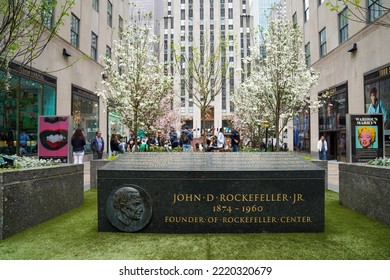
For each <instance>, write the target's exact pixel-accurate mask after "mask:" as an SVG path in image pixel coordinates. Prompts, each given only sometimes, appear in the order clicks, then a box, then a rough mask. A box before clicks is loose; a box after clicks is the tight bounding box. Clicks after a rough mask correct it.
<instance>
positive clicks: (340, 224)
mask: <svg viewBox="0 0 390 280" xmlns="http://www.w3.org/2000/svg"><path fill="white" fill-rule="evenodd" d="M0 259H2V260H24V259H28V260H42V259H43V260H52V259H54V260H61V259H71V260H122V259H134V260H161V259H164V260H172V259H174V260H188V259H198V260H209V259H211V260H215V259H229V260H235V259H240V260H248V259H256V260H257V259H262V260H318V259H320V260H332V259H343V260H371V259H374V260H390V227H388V226H385V225H383V224H381V223H379V222H376V221H374V220H372V219H370V218H367V217H365V216H363V215H361V214H359V213H357V212H355V211H352V210H350V209H347V208H345V207H343V206H341V205H339V202H338V193H334V192H331V191H327V192H326V201H325V232H324V233H267V234H266V233H258V234H257V233H256V234H252V233H251V234H151V233H108V232H97V192H96V190H90V191H88V192H86V193H85V201H84V205H83V206H82V207H80V208H78V209H75V210H73V211H71V212H69V213H66V214H63V215H61V216H59V217H56V218H54V219H51V220H50V221H47V222H45V223H42V224H40V225H37V226H35V227H33V228H30V229H28V230H25V231H23V232H21V233H18V234H16V235H13V236H11V237H9V238H7V239H5V240H2V241H0Z"/></svg>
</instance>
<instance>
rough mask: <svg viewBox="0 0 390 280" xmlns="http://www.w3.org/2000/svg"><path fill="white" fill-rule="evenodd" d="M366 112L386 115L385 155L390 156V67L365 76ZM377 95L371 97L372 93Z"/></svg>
mask: <svg viewBox="0 0 390 280" xmlns="http://www.w3.org/2000/svg"><path fill="white" fill-rule="evenodd" d="M364 81H365V83H364V100H365V108H364V109H365V110H364V112H366V113H370V114H374V113H382V114H383V115H384V117H383V118H384V123H385V124H384V129H385V131H384V137H385V155H387V156H388V155H389V154H390V65H387V66H384V67H383V68H381V69H379V70H376V71H374V72H372V73H369V74H366V75H365V76H364ZM374 91H375V95H376V98H375V95H374V94H373V96H372V97H371V93H373V92H374Z"/></svg>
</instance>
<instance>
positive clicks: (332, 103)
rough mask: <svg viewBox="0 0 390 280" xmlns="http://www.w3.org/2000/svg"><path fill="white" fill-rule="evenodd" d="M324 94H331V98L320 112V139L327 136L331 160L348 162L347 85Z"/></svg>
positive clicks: (325, 101) (321, 95)
mask: <svg viewBox="0 0 390 280" xmlns="http://www.w3.org/2000/svg"><path fill="white" fill-rule="evenodd" d="M324 93H328V94H329V93H330V96H329V97H328V98H327V99H326V100H324V104H323V106H322V107H321V108H319V110H318V127H319V135H318V139H319V138H320V136H322V135H324V136H325V139H326V141H327V142H328V159H329V160H332V159H337V160H338V161H346V114H348V104H347V85H346V84H343V85H341V86H338V87H335V88H332V89H330V90H328V91H326V92H324ZM324 93H320V94H319V99H322V97H323V94H324Z"/></svg>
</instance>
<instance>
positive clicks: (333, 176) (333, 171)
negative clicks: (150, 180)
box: [84, 160, 339, 192]
mask: <svg viewBox="0 0 390 280" xmlns="http://www.w3.org/2000/svg"><path fill="white" fill-rule="evenodd" d="M90 187H91V183H90V163H89V161H87V162H84V191H87V190H89V189H90ZM328 189H329V190H331V191H334V192H339V163H338V162H337V161H335V160H330V161H328Z"/></svg>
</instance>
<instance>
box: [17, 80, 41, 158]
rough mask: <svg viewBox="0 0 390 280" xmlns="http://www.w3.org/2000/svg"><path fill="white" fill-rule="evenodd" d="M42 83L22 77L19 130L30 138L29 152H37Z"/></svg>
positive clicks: (27, 149)
mask: <svg viewBox="0 0 390 280" xmlns="http://www.w3.org/2000/svg"><path fill="white" fill-rule="evenodd" d="M41 96H42V85H41V84H39V83H36V82H34V81H31V80H28V79H25V78H21V79H20V100H19V131H20V132H21V131H25V132H26V133H27V135H28V136H29V138H30V141H28V142H27V148H26V151H27V153H37V152H38V150H37V143H38V142H37V132H38V116H39V115H40V113H41V112H42V108H41V104H42V101H41Z"/></svg>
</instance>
